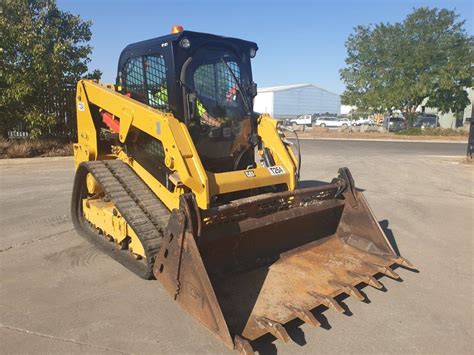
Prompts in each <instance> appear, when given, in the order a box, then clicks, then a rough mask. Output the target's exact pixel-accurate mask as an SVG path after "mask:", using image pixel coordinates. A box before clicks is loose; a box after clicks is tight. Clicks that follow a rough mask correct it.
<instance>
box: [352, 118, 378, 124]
mask: <svg viewBox="0 0 474 355" xmlns="http://www.w3.org/2000/svg"><path fill="white" fill-rule="evenodd" d="M351 123H352V125H353V126H362V125H370V126H371V125H373V124H374V120H373V119H371V118H363V117H359V118H358V119H357V120H353V121H351Z"/></svg>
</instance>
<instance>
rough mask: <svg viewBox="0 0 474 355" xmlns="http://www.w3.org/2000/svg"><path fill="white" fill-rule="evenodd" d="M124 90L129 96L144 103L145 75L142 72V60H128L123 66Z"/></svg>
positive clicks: (138, 58) (137, 58)
mask: <svg viewBox="0 0 474 355" xmlns="http://www.w3.org/2000/svg"><path fill="white" fill-rule="evenodd" d="M124 71H125V75H124V77H125V80H124V88H125V91H126V92H127V93H129V94H130V96H131V97H132V98H133V99H135V100H138V101H141V102H145V100H146V95H145V92H146V90H145V75H144V72H143V58H142V57H135V58H130V59H129V60H128V61H127V63H126V64H125V70H124Z"/></svg>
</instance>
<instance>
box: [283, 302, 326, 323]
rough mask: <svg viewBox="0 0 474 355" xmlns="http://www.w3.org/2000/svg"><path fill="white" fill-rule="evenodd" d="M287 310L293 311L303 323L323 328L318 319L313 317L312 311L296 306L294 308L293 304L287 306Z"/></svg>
mask: <svg viewBox="0 0 474 355" xmlns="http://www.w3.org/2000/svg"><path fill="white" fill-rule="evenodd" d="M286 308H288V309H289V310H290V311H292V312H293V313H294V314H295V315H296V316H297V317H298V318H299V319H301V320H302V321H303V322H305V323H308V324H311V325H312V326H315V327H320V326H321V323H320V322H319V321H318V320H317V319H316V317H315V316H314V315H313V313H311V311H309V310H307V309H301V308H298V307H296V306H293V305H292V304H287V305H286Z"/></svg>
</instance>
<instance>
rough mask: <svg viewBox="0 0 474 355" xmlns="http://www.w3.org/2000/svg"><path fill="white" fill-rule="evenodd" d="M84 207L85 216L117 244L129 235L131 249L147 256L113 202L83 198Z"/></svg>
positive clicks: (142, 255)
mask: <svg viewBox="0 0 474 355" xmlns="http://www.w3.org/2000/svg"><path fill="white" fill-rule="evenodd" d="M82 208H83V211H84V217H85V218H86V219H87V220H88V221H89V222H90V223H92V224H93V225H94V226H95V227H96V228H98V229H100V230H101V231H102V233H103V234H104V236H108V237H111V238H113V240H114V243H116V244H119V243H120V242H122V241H123V240H124V239H125V238H127V237H129V238H130V242H129V245H128V247H129V249H130V248H132V249H133V253H134V254H136V255H140V256H141V257H143V258H145V251H144V250H143V246H142V244H141V242H140V240H139V239H138V237H137V235H136V234H135V232H134V231H133V229H132V228H131V227H130V226H129V225H128V223H127V222H126V221H125V219H124V218H123V217H122V216H121V214H120V213H119V212H118V211H117V209H116V208H115V207H114V204H113V203H112V202H105V201H103V200H100V199H83V200H82Z"/></svg>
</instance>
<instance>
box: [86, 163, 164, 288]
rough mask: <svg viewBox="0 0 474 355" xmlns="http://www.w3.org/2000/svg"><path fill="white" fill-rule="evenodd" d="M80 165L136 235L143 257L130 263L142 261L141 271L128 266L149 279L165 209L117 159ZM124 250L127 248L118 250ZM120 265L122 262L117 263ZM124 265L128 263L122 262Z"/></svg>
mask: <svg viewBox="0 0 474 355" xmlns="http://www.w3.org/2000/svg"><path fill="white" fill-rule="evenodd" d="M84 165H85V166H86V167H87V169H88V170H89V172H90V173H91V174H92V175H93V176H94V178H95V179H96V180H97V182H98V183H99V184H100V186H101V187H102V189H103V191H104V193H105V196H106V197H107V198H108V199H109V200H110V201H112V202H113V203H114V205H115V207H116V208H117V210H118V211H119V212H120V214H121V215H122V217H123V218H124V219H125V220H126V221H127V223H128V224H129V225H130V227H131V228H132V229H133V231H134V232H135V233H136V234H137V236H138V238H139V239H140V242H141V243H142V245H143V249H144V250H145V255H146V261H145V260H133V261H130V262H135V263H140V264H142V265H143V264H144V262H146V267H145V270H142V271H140V272H139V273H138V272H137V271H136V269H137V267H138V269H140V267H139V265H135V266H134V267H129V269H130V270H132V271H134V272H135V273H137V274H138V275H139V276H140V277H143V278H147V279H149V278H152V276H153V263H154V261H155V256H156V254H157V253H158V251H159V250H160V245H161V239H162V236H163V230H164V228H165V227H166V225H167V223H168V219H169V215H170V213H169V211H168V209H167V208H166V207H165V206H164V205H163V204H162V202H161V201H160V200H159V199H158V198H157V197H156V195H155V194H154V193H153V192H152V191H151V190H150V188H149V187H148V186H147V185H146V184H145V183H144V182H143V180H141V179H140V178H139V177H138V176H137V174H135V172H134V171H133V170H132V169H131V168H130V167H129V166H128V165H127V164H125V163H124V162H122V161H120V160H105V161H92V162H86V163H84ZM122 252H127V253H128V251H122ZM121 263H122V264H124V263H123V262H121ZM124 265H125V266H126V267H127V266H128V265H126V264H124Z"/></svg>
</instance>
